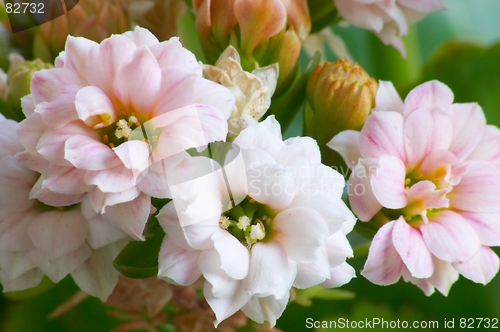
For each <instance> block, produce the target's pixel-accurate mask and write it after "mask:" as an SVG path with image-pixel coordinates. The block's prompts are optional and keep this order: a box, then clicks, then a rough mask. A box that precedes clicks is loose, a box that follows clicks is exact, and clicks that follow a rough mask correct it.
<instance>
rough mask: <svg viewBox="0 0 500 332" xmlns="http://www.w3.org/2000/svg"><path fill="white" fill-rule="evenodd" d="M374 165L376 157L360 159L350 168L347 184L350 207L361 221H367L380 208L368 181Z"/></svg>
mask: <svg viewBox="0 0 500 332" xmlns="http://www.w3.org/2000/svg"><path fill="white" fill-rule="evenodd" d="M376 165H377V160H376V159H360V160H359V163H358V164H357V165H356V167H354V169H353V170H352V173H351V177H350V178H349V183H348V185H347V193H348V194H349V203H350V205H351V209H352V211H353V212H354V214H355V215H356V216H357V217H358V218H359V220H361V221H369V220H370V219H371V218H372V217H373V216H374V215H375V214H376V213H377V212H378V211H380V209H381V208H382V205H381V204H380V203H379V202H378V201H377V198H376V197H375V195H374V194H373V191H372V186H371V182H370V173H371V172H372V171H373V169H375V167H376Z"/></svg>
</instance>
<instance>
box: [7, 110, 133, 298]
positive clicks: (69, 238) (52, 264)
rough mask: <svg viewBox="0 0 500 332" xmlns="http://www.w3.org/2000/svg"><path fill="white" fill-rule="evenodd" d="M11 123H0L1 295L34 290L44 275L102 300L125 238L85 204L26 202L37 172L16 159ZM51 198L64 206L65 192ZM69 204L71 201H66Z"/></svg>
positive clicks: (16, 145) (114, 279) (113, 276)
mask: <svg viewBox="0 0 500 332" xmlns="http://www.w3.org/2000/svg"><path fill="white" fill-rule="evenodd" d="M16 125H17V124H16V123H15V122H14V121H11V120H0V128H1V130H0V211H2V213H1V215H0V282H1V283H2V285H3V289H4V291H5V292H9V291H16V290H23V289H27V288H31V287H35V286H36V285H38V283H40V281H41V280H42V277H43V275H44V274H45V275H47V276H48V277H49V278H50V279H51V280H52V281H53V282H59V281H60V280H62V279H63V278H64V277H66V276H67V275H68V274H71V276H72V277H73V279H74V280H75V282H76V283H77V285H78V286H79V287H80V288H81V289H82V290H83V291H85V292H87V293H89V294H91V295H93V296H97V297H99V298H100V299H101V300H103V301H104V300H105V299H106V298H107V297H108V295H109V294H111V291H112V290H113V288H114V286H115V285H116V283H117V282H118V272H117V271H116V270H115V269H114V266H113V260H114V258H115V257H116V255H117V254H118V250H119V245H117V244H116V243H117V241H120V240H122V239H124V238H127V237H128V236H127V234H126V233H124V232H123V231H121V230H120V229H119V228H117V227H114V226H113V225H112V223H111V222H110V221H109V220H106V217H105V216H102V215H97V213H95V212H93V210H92V209H91V208H90V203H89V201H88V200H85V201H83V202H82V203H81V204H77V205H74V206H68V207H60V206H59V205H56V206H49V205H46V204H43V203H42V202H40V201H39V200H37V199H30V197H29V196H30V191H31V190H32V187H33V186H34V185H35V183H36V182H37V178H38V177H39V174H38V173H37V172H35V171H33V170H31V169H29V168H27V167H25V166H24V165H22V164H21V163H20V162H19V161H17V160H16V158H15V156H14V155H15V154H16V153H21V152H22V151H23V146H22V145H21V144H20V143H19V142H18V141H17V136H16V131H15V126H16ZM51 196H52V198H53V199H56V200H58V201H60V202H63V203H64V202H68V198H67V197H65V195H64V194H56V193H51ZM70 200H71V198H70Z"/></svg>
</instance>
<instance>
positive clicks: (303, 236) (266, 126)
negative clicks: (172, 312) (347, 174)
mask: <svg viewBox="0 0 500 332" xmlns="http://www.w3.org/2000/svg"><path fill="white" fill-rule="evenodd" d="M234 145H235V146H236V148H235V149H234V150H232V151H231V152H229V153H228V154H227V156H228V157H227V158H226V162H225V163H224V165H223V168H222V169H221V168H214V170H215V171H214V173H213V174H214V178H216V177H219V173H218V172H222V170H223V171H224V172H225V176H220V178H221V179H222V180H220V181H219V182H217V181H213V182H208V181H206V180H205V182H204V183H205V184H208V183H212V185H211V186H205V187H202V186H201V185H199V186H194V185H192V186H190V187H189V188H190V190H191V192H189V193H188V192H184V193H183V195H179V196H175V197H174V200H173V201H172V202H170V203H169V204H167V205H166V206H165V207H164V208H163V209H162V210H161V212H160V214H159V215H158V220H159V221H160V224H161V225H162V227H163V229H164V230H165V232H166V234H167V236H166V237H165V239H164V242H163V245H162V248H161V251H160V257H159V274H158V275H159V277H160V278H163V279H166V280H168V281H170V282H173V283H176V284H181V285H189V284H191V283H193V282H194V281H196V280H197V279H198V278H199V277H200V276H201V275H203V276H204V278H205V279H206V282H205V288H204V294H205V298H206V299H207V301H208V303H209V304H210V306H211V307H212V309H213V310H214V311H215V314H216V317H217V320H216V324H218V323H219V322H221V321H222V320H224V319H226V318H227V317H229V316H231V315H232V314H234V313H235V312H236V311H238V310H240V309H241V310H243V312H244V313H245V314H246V315H247V316H248V317H250V318H251V319H253V320H255V321H257V322H263V321H264V320H266V321H268V322H269V323H270V324H271V325H272V326H273V325H274V324H275V322H276V319H277V318H278V317H279V316H280V315H281V314H282V312H283V310H284V308H285V306H286V304H287V302H288V299H289V292H290V288H291V287H292V286H293V287H297V288H307V287H311V286H314V285H318V284H319V285H323V286H325V287H337V286H340V285H342V284H345V283H346V282H348V281H349V280H350V279H351V278H352V277H353V276H354V270H353V269H352V267H350V266H349V265H348V264H347V263H346V262H345V260H346V258H347V257H350V256H352V254H353V253H352V249H351V247H350V245H349V243H348V241H347V239H346V237H345V234H346V233H348V232H349V231H350V230H351V229H352V227H353V225H354V222H355V218H354V216H353V215H352V214H351V212H350V211H349V210H348V209H347V207H346V206H345V204H344V203H343V202H342V201H341V199H340V198H341V195H342V191H343V187H344V180H343V178H342V176H341V175H340V174H339V173H337V172H336V171H334V170H332V169H331V168H329V167H326V166H324V165H322V164H321V163H320V154H319V149H318V146H317V144H316V142H315V141H314V140H313V139H311V138H307V137H302V138H299V137H297V138H291V139H288V140H286V141H284V142H283V140H282V138H281V132H280V127H279V124H278V122H277V121H276V120H275V119H274V117H269V118H268V119H266V120H265V121H263V122H262V123H260V124H257V125H254V126H251V127H248V128H246V129H244V130H243V131H242V132H241V133H240V135H239V136H238V137H237V138H236V139H235V141H234ZM238 148H239V149H238ZM241 156H242V157H243V160H244V165H243V167H235V165H237V164H238V160H239V159H238V158H239V157H241ZM224 172H223V173H224ZM204 174H206V172H205V173H204ZM225 178H226V179H227V184H228V186H226V180H224V179H225ZM242 178H243V179H246V181H242V180H241V179H242ZM200 183H201V182H200ZM214 183H215V185H214ZM217 183H220V185H218V184H217ZM186 188H188V187H187V186H186ZM228 188H230V192H231V195H230V196H231V197H232V200H233V201H234V202H235V203H237V202H239V204H237V205H236V206H234V207H233V208H231V209H229V210H228V211H225V209H224V207H225V206H226V205H227V203H228V202H227V201H225V199H226V200H227V197H228V196H227V195H225V194H224V193H223V192H224V191H228ZM201 192H204V193H207V194H206V195H205V197H217V198H218V201H217V200H215V201H214V200H208V199H207V200H206V201H203V202H199V201H196V200H193V201H192V202H189V200H190V199H191V197H199V194H200V193H201ZM193 193H195V194H193ZM208 193H211V195H209V194H208ZM183 199H186V200H187V201H185V202H183V203H181V202H180V201H182V200H183ZM195 204H198V205H197V211H212V213H210V214H208V213H207V214H205V215H204V220H201V219H196V220H194V221H193V222H189V217H188V214H187V212H188V211H189V210H190V208H189V207H190V206H194V205H195ZM178 207H182V208H181V209H178ZM186 207H187V208H186ZM201 213H202V212H201ZM221 215H222V217H221ZM192 217H193V218H195V217H196V218H199V215H194V214H193V215H192ZM179 219H182V221H183V222H180V221H179Z"/></svg>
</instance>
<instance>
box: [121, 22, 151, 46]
mask: <svg viewBox="0 0 500 332" xmlns="http://www.w3.org/2000/svg"><path fill="white" fill-rule="evenodd" d="M123 36H124V37H127V38H130V39H131V40H132V41H133V42H134V43H135V45H137V47H139V46H142V45H146V46H149V47H151V46H154V45H156V44H158V43H159V41H158V38H156V37H155V35H153V34H152V33H151V32H149V30H147V29H144V28H141V27H139V26H136V27H135V28H134V30H133V31H127V32H125V33H124V34H123Z"/></svg>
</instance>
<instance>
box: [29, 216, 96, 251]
mask: <svg viewBox="0 0 500 332" xmlns="http://www.w3.org/2000/svg"><path fill="white" fill-rule="evenodd" d="M88 231H89V230H88V226H87V222H86V220H85V218H84V217H83V216H82V214H81V212H80V211H79V210H69V211H47V212H45V213H42V214H40V215H39V216H38V218H37V219H36V220H34V221H33V222H32V223H31V224H30V226H29V228H28V234H29V236H30V238H31V240H32V241H33V243H34V244H35V246H36V247H37V248H38V249H40V250H41V251H42V252H43V253H45V254H46V255H47V256H48V258H51V259H56V258H59V257H61V256H64V255H66V254H68V253H70V252H73V251H75V250H76V249H78V248H80V247H81V246H82V244H83V243H84V242H85V239H86V238H87V234H88Z"/></svg>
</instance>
